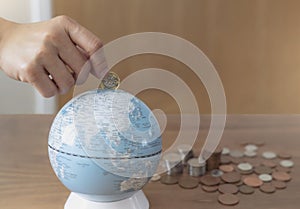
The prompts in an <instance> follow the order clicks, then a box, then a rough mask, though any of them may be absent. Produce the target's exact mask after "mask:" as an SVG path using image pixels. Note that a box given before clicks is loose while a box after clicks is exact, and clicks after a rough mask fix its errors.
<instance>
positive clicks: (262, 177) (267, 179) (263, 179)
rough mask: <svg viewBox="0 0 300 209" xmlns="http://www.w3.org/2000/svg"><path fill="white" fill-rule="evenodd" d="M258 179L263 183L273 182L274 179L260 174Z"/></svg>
mask: <svg viewBox="0 0 300 209" xmlns="http://www.w3.org/2000/svg"><path fill="white" fill-rule="evenodd" d="M258 178H259V179H260V180H262V181H263V182H271V181H272V180H273V177H272V176H271V175H269V174H260V175H259V176H258Z"/></svg>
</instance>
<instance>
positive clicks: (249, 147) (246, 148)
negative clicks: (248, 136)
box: [245, 144, 258, 152]
mask: <svg viewBox="0 0 300 209" xmlns="http://www.w3.org/2000/svg"><path fill="white" fill-rule="evenodd" d="M257 149H258V147H257V146H256V145H254V144H248V145H246V146H245V150H246V151H252V152H254V151H256V150H257Z"/></svg>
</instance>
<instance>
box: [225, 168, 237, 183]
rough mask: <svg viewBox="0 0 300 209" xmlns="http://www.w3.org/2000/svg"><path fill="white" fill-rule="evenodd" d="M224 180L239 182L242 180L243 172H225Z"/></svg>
mask: <svg viewBox="0 0 300 209" xmlns="http://www.w3.org/2000/svg"><path fill="white" fill-rule="evenodd" d="M221 178H222V180H223V181H225V182H227V183H236V182H239V181H240V180H241V178H242V177H241V174H239V173H238V172H235V171H234V172H229V173H224V174H223V175H222V176H221Z"/></svg>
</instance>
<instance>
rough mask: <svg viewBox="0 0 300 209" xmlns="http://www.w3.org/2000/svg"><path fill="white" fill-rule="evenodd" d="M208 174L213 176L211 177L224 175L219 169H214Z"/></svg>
mask: <svg viewBox="0 0 300 209" xmlns="http://www.w3.org/2000/svg"><path fill="white" fill-rule="evenodd" d="M210 174H211V175H212V176H213V177H220V176H222V175H223V174H224V172H223V171H221V170H219V169H214V170H212V171H211V172H210Z"/></svg>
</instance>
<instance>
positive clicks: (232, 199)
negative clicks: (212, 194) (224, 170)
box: [218, 194, 239, 206]
mask: <svg viewBox="0 0 300 209" xmlns="http://www.w3.org/2000/svg"><path fill="white" fill-rule="evenodd" d="M218 201H219V202H220V203H221V204H223V205H230V206H232V205H236V204H238V203H239V198H238V197H237V196H236V195H233V194H221V195H219V197H218Z"/></svg>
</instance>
